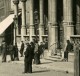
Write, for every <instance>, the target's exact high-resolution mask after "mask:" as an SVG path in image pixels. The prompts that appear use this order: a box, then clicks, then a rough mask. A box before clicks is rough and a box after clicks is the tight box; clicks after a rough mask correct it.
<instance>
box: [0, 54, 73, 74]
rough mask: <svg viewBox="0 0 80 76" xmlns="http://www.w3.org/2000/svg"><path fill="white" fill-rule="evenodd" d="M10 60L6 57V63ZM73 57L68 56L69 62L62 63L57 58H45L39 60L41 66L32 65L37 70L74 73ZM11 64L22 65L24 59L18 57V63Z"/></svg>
mask: <svg viewBox="0 0 80 76" xmlns="http://www.w3.org/2000/svg"><path fill="white" fill-rule="evenodd" d="M9 60H10V57H9V56H7V61H9ZM73 60H74V59H73V55H72V56H71V55H70V59H69V62H63V61H61V58H60V57H59V56H53V57H46V58H43V59H41V64H39V65H36V64H33V66H35V67H39V68H46V69H49V70H54V71H63V72H66V71H68V72H69V73H74V62H73ZM0 61H1V56H0ZM13 63H21V64H24V58H23V57H22V58H21V57H20V61H14V62H13Z"/></svg>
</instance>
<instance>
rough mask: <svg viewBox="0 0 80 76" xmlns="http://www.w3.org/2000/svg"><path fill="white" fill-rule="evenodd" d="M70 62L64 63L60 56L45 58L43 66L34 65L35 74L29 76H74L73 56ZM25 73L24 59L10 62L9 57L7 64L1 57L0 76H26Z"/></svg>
mask: <svg viewBox="0 0 80 76" xmlns="http://www.w3.org/2000/svg"><path fill="white" fill-rule="evenodd" d="M69 57H70V58H69V62H62V61H61V58H60V56H53V57H45V58H42V59H41V64H39V65H35V64H33V73H32V74H27V76H41V75H42V76H49V75H50V76H60V75H61V76H73V74H74V64H73V56H69ZM23 71H24V57H20V60H19V61H13V62H11V61H10V56H7V62H6V63H2V62H1V56H0V76H26V74H23V73H22V72H23Z"/></svg>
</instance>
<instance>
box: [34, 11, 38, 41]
mask: <svg viewBox="0 0 80 76" xmlns="http://www.w3.org/2000/svg"><path fill="white" fill-rule="evenodd" d="M34 28H35V35H36V41H38V39H37V37H38V36H37V35H38V31H37V30H38V11H37V10H35V11H34Z"/></svg>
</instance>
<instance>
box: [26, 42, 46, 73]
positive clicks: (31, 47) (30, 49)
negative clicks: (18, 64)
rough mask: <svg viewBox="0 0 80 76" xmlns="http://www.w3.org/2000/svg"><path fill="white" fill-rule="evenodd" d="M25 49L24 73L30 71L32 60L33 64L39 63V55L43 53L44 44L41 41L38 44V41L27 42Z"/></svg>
mask: <svg viewBox="0 0 80 76" xmlns="http://www.w3.org/2000/svg"><path fill="white" fill-rule="evenodd" d="M26 45H27V48H26V51H25V52H24V55H25V58H24V68H25V69H24V73H32V61H33V63H34V64H40V63H41V62H40V56H41V54H43V51H44V45H43V43H42V42H41V43H40V45H39V44H38V42H31V43H27V44H26Z"/></svg>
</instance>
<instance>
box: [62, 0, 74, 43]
mask: <svg viewBox="0 0 80 76" xmlns="http://www.w3.org/2000/svg"><path fill="white" fill-rule="evenodd" d="M72 10H73V0H63V19H64V20H63V27H64V44H65V43H66V40H70V36H71V35H73V34H74V25H73V13H72V12H73V11H72Z"/></svg>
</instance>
